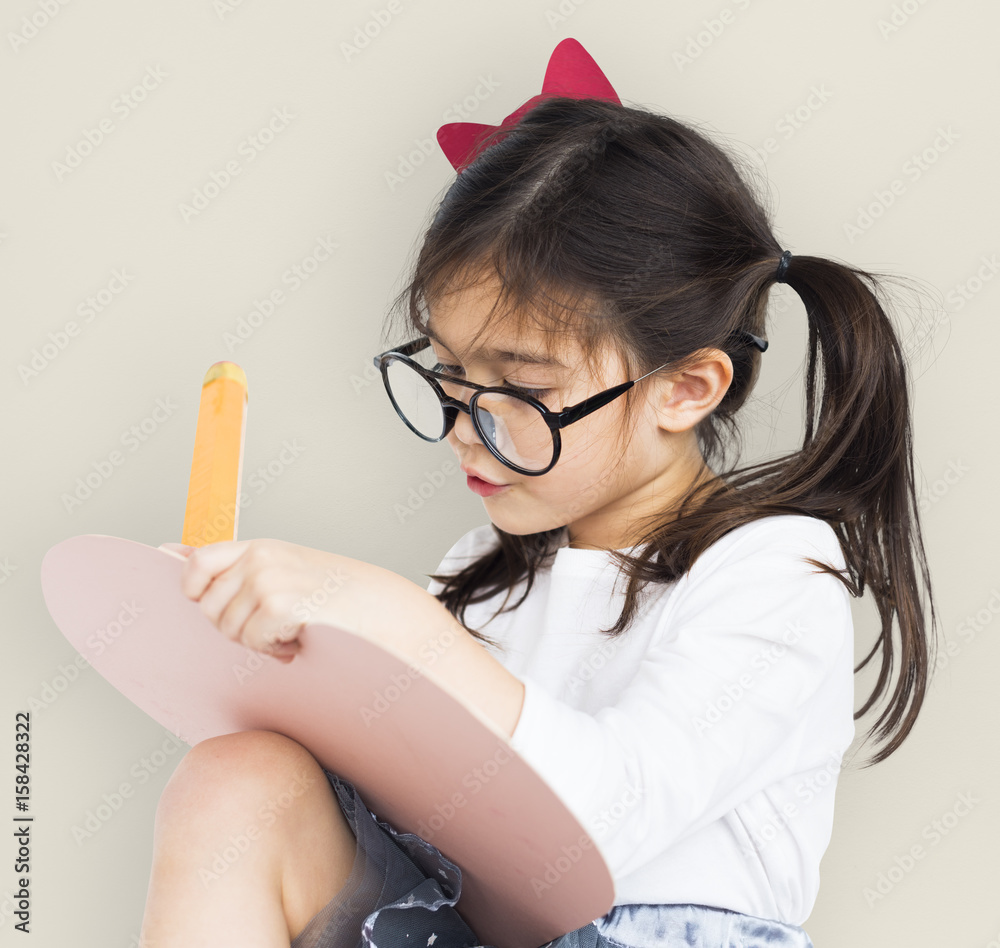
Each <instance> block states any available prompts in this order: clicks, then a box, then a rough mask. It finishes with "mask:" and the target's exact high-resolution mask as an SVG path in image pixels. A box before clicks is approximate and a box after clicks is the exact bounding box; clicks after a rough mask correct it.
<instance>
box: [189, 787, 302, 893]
mask: <svg viewBox="0 0 1000 948" xmlns="http://www.w3.org/2000/svg"><path fill="white" fill-rule="evenodd" d="M315 782H316V778H315V777H314V776H313V774H312V773H310V772H309V771H308V770H302V771H300V772H299V773H297V774H296V775H295V779H294V780H293V781H292V782H291V783H290V784H289V786H288V789H287V790H284V791H282V792H281V793H279V794H278V797H277V799H274V798H273V797H269V798H268V799H267V801H266V802H265V803H263V804H262V805H261V806H260V808H259V809H258V810H257V819H256V820H254V821H252V822H250V823H248V824H247V825H246V826H245V827H244V828H243V830H242V831H241V832H238V833H236V834H235V835H233V834H229V836H228V837H227V838H226V840H225V845H223V847H222V848H221V849H218V850H215V851H214V852H213V853H212V857H213V858H212V861H211V862H210V863H209V865H208V866H199V868H198V878H199V880H200V881H201V884H202V885H203V886H204V887H205V888H206V889H207V888H208V887H209V886H210V885H211V884H212V883H213V882H218V881H219V879H221V878H222V877H223V876H224V875H225V874H226V873H227V872H228V871H229V870H230V869H231V868H232V867H233V866H234V865H236V863H237V862H239V860H240V858H241V857H242V856H243V855H244V854H245V853H246V852H247V851H248V850H249V849H250V847H251V845H252V844H253V843H255V842H256V841H257V840H259V839H261V837H262V835H263V833H264V832H265V831H266V830H268V829H270V828H271V827H272V826H274V824H275V823H277V822H278V819H279V817H281V816H282V815H283V814H284V813H285V812H286V811H287V810H288V809H289V807H291V806H292V804H293V803H295V801H296V800H297V799H298V798H299V797H300V796H302V794H303V793H305V792H306V791H307V790H308V789H309V788H310V787H311V786H312V785H313V784H314V783H315ZM261 823H262V824H263V826H261V825H259V824H261Z"/></svg>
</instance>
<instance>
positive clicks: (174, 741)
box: [71, 735, 189, 848]
mask: <svg viewBox="0 0 1000 948" xmlns="http://www.w3.org/2000/svg"><path fill="white" fill-rule="evenodd" d="M188 749H189V748H188V745H187V744H185V743H184V741H182V740H180V738H178V737H175V736H174V735H170V737H168V738H166V739H165V740H164V741H163V742H162V743H161V744H160V745H159V747H157V748H156V749H155V750H153V751H152V752H151V753H150V754H149V756H148V757H147V756H143V757H140V758H139V759H138V760H137V761H136V762H135V763H134V764H132V766H131V767H130V768H129V776H131V777H132V778H133V780H134V781H135V783H134V784H133V783H132V781H129V780H124V781H122V782H121V783H119V784H118V786H117V787H116V788H115V789H114V790H112V791H111V792H110V793H104V794H102V795H101V802H100V803H98V804H97V805H96V806H94V807H92V808H90V809H88V810H87V812H86V813H85V814H84V817H83V819H82V820H81V821H80V822H79V823H74V824H73V827H72V829H71V835H72V836H73V839H74V841H75V842H76V845H77V848H80V847H81V846H83V844H84V843H85V842H86V841H87V840H90V839H93V838H94V837H95V836H96V835H97V834H98V833H99V832H100V831H101V830H102V829H104V827H105V826H107V824H108V823H109V822H110V821H111V819H112V818H113V817H114V816H115V815H116V814H117V813H120V812H121V810H122V808H123V807H124V806H125V803H126V801H127V800H131V799H132V797H133V796H134V795H135V790H136V787H137V786H140V787H141V786H143V785H144V784H146V783H148V782H149V780H150V779H151V778H152V777H153V776H154V775H155V774H156V773H157V772H158V771H160V770H162V769H163V768H164V767H165V766H166V765H167V763H168V762H169V760H170V758H171V757H172V756H173V755H174V754H176V753H177V751H182V752H184V751H187V750H188Z"/></svg>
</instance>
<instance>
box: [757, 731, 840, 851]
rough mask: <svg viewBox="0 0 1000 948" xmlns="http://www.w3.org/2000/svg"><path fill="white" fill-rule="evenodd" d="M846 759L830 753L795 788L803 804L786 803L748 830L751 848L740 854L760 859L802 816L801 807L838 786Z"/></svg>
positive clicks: (787, 801)
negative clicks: (816, 769) (821, 763)
mask: <svg viewBox="0 0 1000 948" xmlns="http://www.w3.org/2000/svg"><path fill="white" fill-rule="evenodd" d="M844 766H845V765H844V763H843V758H842V757H841V755H840V754H839V753H837V752H836V751H832V750H831V751H830V752H829V753H828V754H827V757H826V763H825V764H824V765H823V766H822V767H821V768H819V771H818V772H817V773H811V774H810V775H809V776H808V777H807V778H806V779H805V780H802V781H800V782H799V783H798V784H797V785H796V787H795V796H796V798H797V799H800V800H801V801H802V803H800V804H798V805H796V804H795V803H794V802H793V801H791V800H786V801H785V802H784V804H783V805H782V807H781V809H780V810H776V811H775V812H774V814H773V816H770V817H768V819H766V820H764V822H762V823H759V824H758V825H756V826H754V827H753V828H752V829H750V830H748V832H749V835H750V845H749V846H742V847H741V850H740V851H741V852H742V854H743V856H744V857H747V858H750V857H756V856H758V855H759V854H760V853H761V852H762V851H763V850H764V849H765V848H766V847H767V846H768V845H769V844H770V843H773V842H774V841H775V840H776V839H777V838H778V836H779V835H780V834H781V833H782V832H783V831H784V830H785V829H787V828H788V826H789V824H791V823H792V822H793V821H794V820H795V819H796V817H798V816H799V815H800V813H801V810H800V809H799V807H800V806H808V805H809V804H811V803H812V802H813V800H815V799H816V798H817V797H819V796H820V795H821V794H824V793H825V792H826V790H827V788H828V787H835V786H836V785H837V778H838V776H839V774H840V771H841V770H842V769H843V768H844Z"/></svg>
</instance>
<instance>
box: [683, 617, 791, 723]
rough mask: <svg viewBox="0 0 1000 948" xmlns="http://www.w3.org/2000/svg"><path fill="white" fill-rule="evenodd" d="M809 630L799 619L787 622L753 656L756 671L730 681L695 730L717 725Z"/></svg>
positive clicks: (698, 718) (751, 665) (700, 719)
mask: <svg viewBox="0 0 1000 948" xmlns="http://www.w3.org/2000/svg"><path fill="white" fill-rule="evenodd" d="M805 631H806V627H805V626H803V625H801V624H800V623H799V622H789V623H786V628H785V630H784V632H782V633H781V641H780V642H774V643H772V644H771V645H768V646H765V647H764V648H762V649H760V651H758V652H756V653H755V654H754V656H753V657H752V658H751V659H750V667H751V669H752V671H747V672H743V674H742V675H740V677H739V678H738V679H737V680H736V681H731V682H729V683H728V684H726V685H725V687H724V688H723V689H722V691H723V693H722V694H721V695H719V696H718V697H717V698H716V699H715V700H714V701H710V702H709V703H708V704H707V705H706V706H705V713H704V715H703V716H701V717H695V718H694V719H693V721H692V723H693V724H694V729H695V733H696V734H697V735H698V736H699V737H701V735H702V734H704V733H705V732H706V731H708V730H711V728H713V727H715V725H716V724H718V723H719V722H720V721H721V720H722V719H723V717H724V716H725V715H726V714H728V713H729V712H730V711H732V709H733V708H734V707H736V705H737V704H739V702H740V701H742V700H743V698H744V697H745V696H746V694H747V693H748V692H750V691H751V690H752V689H753V688H754V686H755V685H756V684H757V683H758V682H759V681H760V679H761V678H762V677H763V676H765V675H766V674H767V673H768V672H769V671H770V670H771V669H772V668H773V667H774V665H775V664H777V663H778V662H779V661H780V660H781V659H782V657H783V656H785V655H786V654H787V653H788V648H789V647H790V646H792V645H795V643H796V642H798V641H799V639H801V638H802V635H803V633H804V632H805ZM755 673H756V674H755Z"/></svg>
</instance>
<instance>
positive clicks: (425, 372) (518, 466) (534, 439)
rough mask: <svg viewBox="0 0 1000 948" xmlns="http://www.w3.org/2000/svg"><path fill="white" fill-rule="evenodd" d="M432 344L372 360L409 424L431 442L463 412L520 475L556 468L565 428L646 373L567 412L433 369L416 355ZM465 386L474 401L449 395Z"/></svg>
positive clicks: (422, 340) (411, 345)
mask: <svg viewBox="0 0 1000 948" xmlns="http://www.w3.org/2000/svg"><path fill="white" fill-rule="evenodd" d="M429 345H430V339H429V338H428V337H427V336H421V337H419V338H418V339H414V340H413V341H412V342H408V343H406V345H403V346H400V347H399V348H397V349H390V350H389V351H388V352H383V353H381V354H380V355H377V356H375V357H374V359H373V360H372V361H373V362H374V364H375V367H376V368H377V369H379V371H380V372H381V373H382V381H383V382H384V383H385V390H386V393H387V394H388V396H389V400H390V401H391V402H392V404H393V407H394V408H395V409H396V414H398V415H399V417H400V418H402V419H403V421H404V422H405V423H406V426H407V427H408V428H409V429H410V430H411V431H412V432H413V433H414V434H416V435H419V436H420V437H421V438H423V439H424V440H425V441H440V440H441V439H442V438H445V437H447V435H448V433H449V432H450V431H451V429H452V428H453V427H454V425H455V419H456V418H457V417H458V413H459V411H464V412H465V413H466V414H467V415H469V416H470V417H471V419H472V425H473V427H474V428H475V431H476V434H477V435H478V436H479V438H480V440H481V441H482V442H483V444H485V445H486V447H487V448H489V450H490V453H491V454H493V456H494V457H495V458H496V459H497V460H498V461H500V463H501V464H504V465H505V466H506V467H509V468H511V470H514V471H517V472H518V473H519V474H527V475H530V476H537V475H539V474H545V473H546V472H547V471H550V470H552V468H553V467H554V466H555V464H556V462H557V461H558V460H559V452H560V451H561V450H562V439H561V438H560V435H559V432H560V431H561V430H562V429H563V428H565V427H567V426H568V425H571V424H573V422H575V421H579V420H580V419H581V418H585V417H586V416H587V415H589V414H590V413H591V412H594V411H597V409H598V408H603V407H604V406H605V405H607V404H608V402H611V401H614V400H615V399H616V398H618V396H619V395H624V394H625V392H627V391H628V390H629V389H630V388H631V387H632V386H633V385H635V384H636V382H641V381H642V379H644V378H646V376H649V375H652V374H653V372H659V371H660V369H663V368H666V366H667V365H669V364H670V363H666V364H665V365H661V366H659V367H658V368H656V369H653V370H652V371H650V372H647V373H646V375H642V376H640V377H639V378H637V379H633V380H632V381H630V382H622V383H621V384H620V385H616V386H614V388H609V389H606V390H605V391H603V392H598V393H597V394H596V395H591V396H590V397H589V398H587V399H584V400H583V401H582V402H579V403H578V404H576V405H570V406H569V407H568V408H564V409H563V410H562V411H549V409H548V408H546V407H545V405H543V404H542V403H541V402H540V401H539V400H538V399H537V398H533V397H532V396H530V395H525V394H522V393H520V392H518V391H516V390H514V389H510V388H504V387H499V386H485V385H478V384H477V383H475V382H467V381H465V380H464V379H460V378H457V377H456V376H454V375H448V374H446V373H444V372H437V371H435V370H434V369H428V368H426V367H424V366H422V365H420V364H418V363H417V362H415V361H414V360H413V359H412V358H411V356H413V355H415V354H416V353H418V352H420V351H421V350H423V349H426V348H427V346H429ZM442 382H444V383H446V384H448V385H461V386H463V387H465V388H471V389H474V390H475V391H474V392H473V394H472V397H471V398H470V399H469V402H468V404H466V403H465V402H463V401H462V400H461V399H458V398H453V397H451V396H450V395H448V394H447V393H446V392H445V390H444V389H443V388H442V387H441V383H442Z"/></svg>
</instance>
